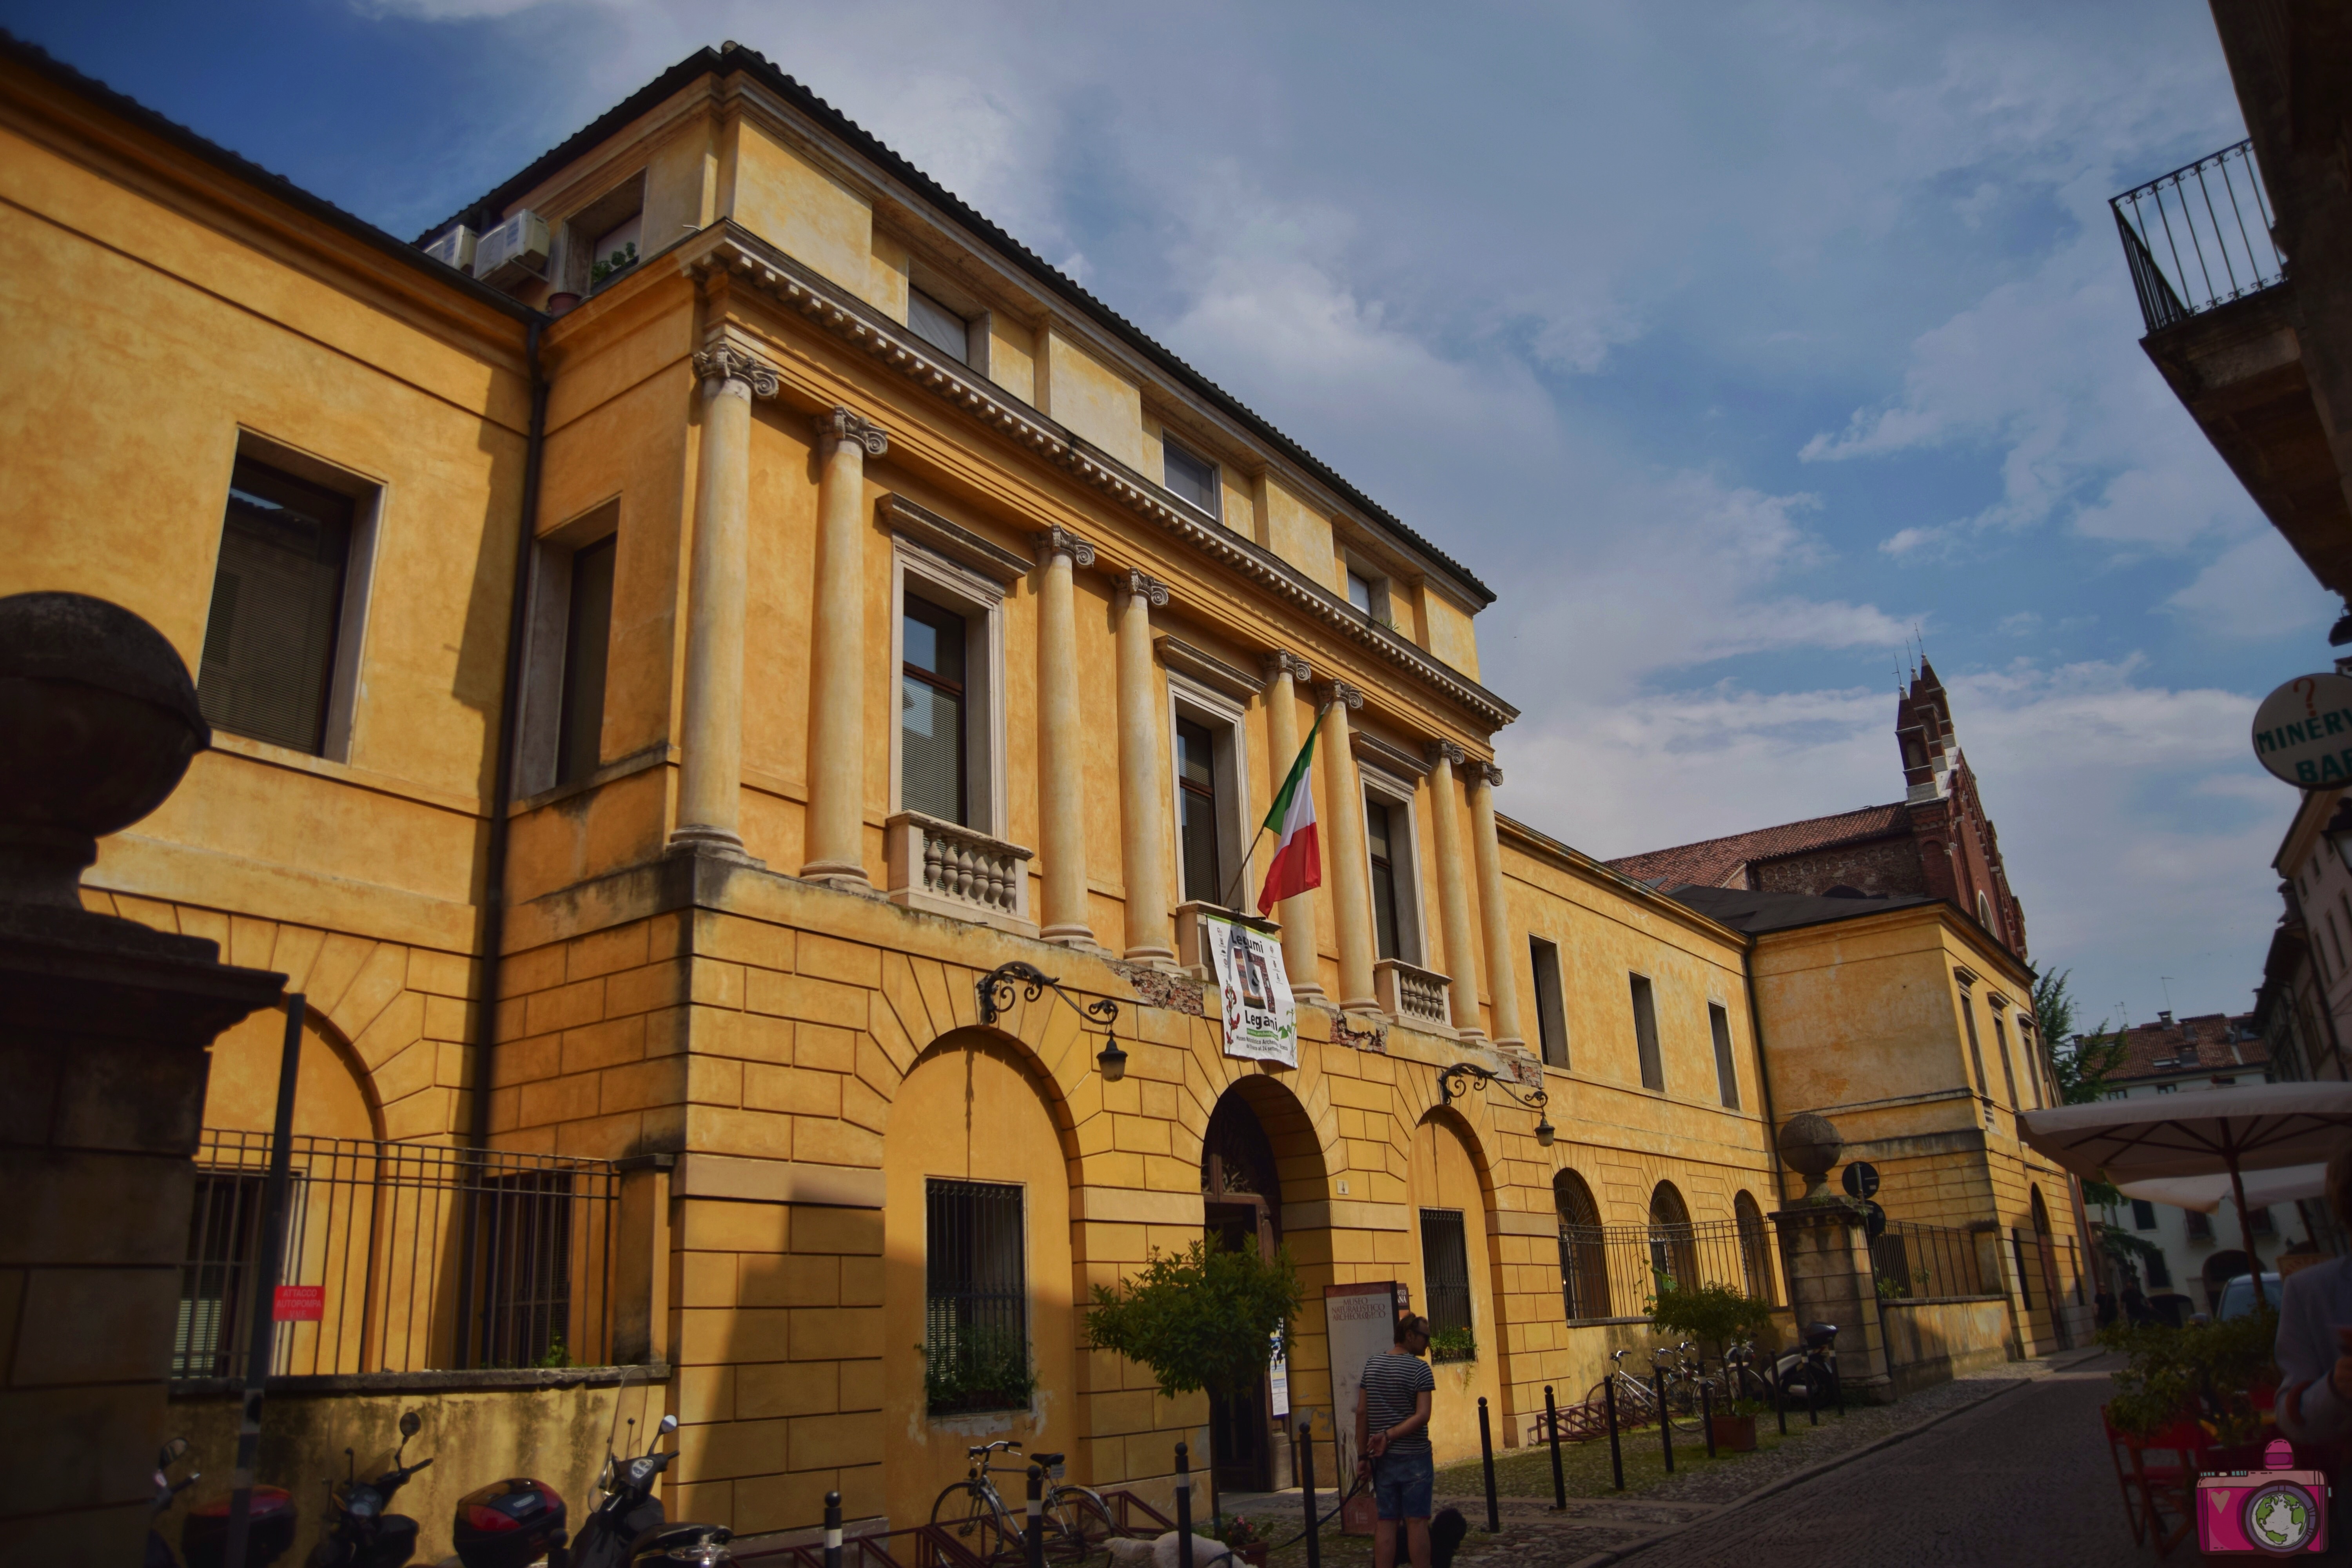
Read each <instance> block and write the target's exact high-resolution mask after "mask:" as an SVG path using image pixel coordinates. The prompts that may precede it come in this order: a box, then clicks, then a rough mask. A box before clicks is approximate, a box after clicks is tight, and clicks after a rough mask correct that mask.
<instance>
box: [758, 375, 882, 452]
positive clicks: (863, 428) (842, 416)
mask: <svg viewBox="0 0 2352 1568" xmlns="http://www.w3.org/2000/svg"><path fill="white" fill-rule="evenodd" d="M771 379H772V378H771ZM815 424H816V438H817V445H818V446H819V447H825V448H828V449H829V447H830V446H831V444H832V443H834V442H836V441H855V442H856V443H857V444H858V445H859V446H861V447H865V448H866V456H867V457H869V458H878V457H881V456H882V455H883V454H884V453H886V452H887V451H889V449H890V436H889V432H887V431H886V430H884V429H883V428H882V426H879V425H877V424H875V423H874V422H873V421H872V420H870V419H867V418H866V417H865V416H862V415H857V414H853V413H851V412H850V411H849V410H848V409H846V408H842V407H838V406H836V407H835V408H832V409H829V410H827V411H826V412H824V413H823V414H820V415H818V416H816V421H815Z"/></svg>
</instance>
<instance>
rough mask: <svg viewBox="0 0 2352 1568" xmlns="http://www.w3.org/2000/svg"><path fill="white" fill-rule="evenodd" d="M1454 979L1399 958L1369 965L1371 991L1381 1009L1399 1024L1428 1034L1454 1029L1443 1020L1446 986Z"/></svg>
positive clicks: (1447, 1032)
mask: <svg viewBox="0 0 2352 1568" xmlns="http://www.w3.org/2000/svg"><path fill="white" fill-rule="evenodd" d="M1452 984H1454V982H1453V981H1452V980H1451V979H1449V978H1448V977H1447V976H1445V975H1443V974H1440V973H1437V972H1436V971H1434V970H1431V969H1423V968H1420V967H1418V966H1417V965H1414V964H1411V963H1406V962H1405V961H1404V960H1402V959H1401V958H1383V959H1381V961H1380V962H1379V963H1375V964H1374V965H1372V994H1374V995H1375V996H1378V997H1379V998H1380V1003H1381V1012H1383V1013H1386V1014H1387V1015H1388V1016H1390V1017H1391V1018H1394V1019H1395V1020H1397V1022H1399V1023H1401V1024H1409V1025H1411V1026H1412V1027H1414V1028H1416V1029H1426V1030H1428V1031H1429V1032H1430V1033H1432V1034H1438V1035H1450V1034H1452V1033H1453V1032H1454V1030H1453V1028H1452V1026H1450V1025H1449V1024H1448V1022H1447V1016H1448V1015H1447V1012H1446V1000H1445V995H1446V988H1447V987H1448V986H1450V985H1452Z"/></svg>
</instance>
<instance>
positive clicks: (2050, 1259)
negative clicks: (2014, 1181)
mask: <svg viewBox="0 0 2352 1568" xmlns="http://www.w3.org/2000/svg"><path fill="white" fill-rule="evenodd" d="M2028 1194H2029V1196H2030V1199H2031V1203H2032V1212H2033V1249H2034V1250H2035V1251H2036V1252H2038V1253H2040V1254H2041V1255H2042V1296H2043V1299H2044V1300H2047V1301H2048V1302H2049V1303H2050V1332H2051V1334H2052V1336H2053V1337H2054V1338H2055V1339H2056V1340H2057V1342H2058V1348H2059V1349H2060V1350H2066V1349H2069V1348H2071V1347H2072V1346H2073V1344H2074V1336H2073V1335H2071V1334H2069V1333H2068V1332H2067V1331H2066V1313H2065V1310H2064V1307H2063V1303H2061V1301H2060V1300H2059V1299H2058V1247H2057V1245H2056V1243H2055V1242H2054V1241H2053V1238H2052V1237H2051V1234H2050V1205H2047V1204H2045V1203H2043V1202H2042V1189H2041V1188H2040V1187H2038V1186H2037V1187H2032V1188H2029V1189H2028Z"/></svg>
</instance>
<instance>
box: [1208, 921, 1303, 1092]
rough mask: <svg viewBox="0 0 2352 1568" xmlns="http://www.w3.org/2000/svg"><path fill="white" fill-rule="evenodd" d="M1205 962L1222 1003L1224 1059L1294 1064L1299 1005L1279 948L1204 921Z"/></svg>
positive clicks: (1257, 934) (1232, 925) (1242, 930)
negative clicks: (1214, 973) (1212, 971)
mask: <svg viewBox="0 0 2352 1568" xmlns="http://www.w3.org/2000/svg"><path fill="white" fill-rule="evenodd" d="M1201 931H1202V935H1204V936H1205V937H1206V938H1207V939H1208V943H1209V957H1210V961H1211V962H1212V963H1213V964H1214V965H1215V967H1216V971H1217V988H1218V990H1219V991H1221V992H1223V994H1224V1002H1225V1055H1227V1056H1229V1057H1248V1058H1252V1059H1253V1060H1255V1061H1266V1062H1280V1063H1282V1064H1283V1065H1284V1066H1285V1067H1294V1068H1295V1067H1297V1065H1298V1004H1297V1002H1295V1001H1293V1000H1292V999H1291V995H1290V976H1289V975H1288V974H1286V973H1284V972H1283V968H1282V944H1281V943H1280V942H1276V940H1275V939H1274V938H1273V937H1271V936H1268V935H1267V934H1266V933H1265V932H1264V931H1255V930H1253V929H1251V928H1250V927H1248V926H1245V925H1242V924H1239V923H1237V922H1235V921H1220V920H1209V919H1203V920H1202V921H1201Z"/></svg>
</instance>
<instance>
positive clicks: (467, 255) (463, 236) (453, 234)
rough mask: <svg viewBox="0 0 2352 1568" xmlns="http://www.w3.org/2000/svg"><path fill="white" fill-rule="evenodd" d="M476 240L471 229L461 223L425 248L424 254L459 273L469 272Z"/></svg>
mask: <svg viewBox="0 0 2352 1568" xmlns="http://www.w3.org/2000/svg"><path fill="white" fill-rule="evenodd" d="M477 242H478V236H476V234H475V233H474V231H473V230H472V229H470V228H467V226H465V225H464V224H462V223H461V224H459V225H457V226H456V227H455V228H452V229H450V230H448V231H447V232H446V233H445V234H443V235H441V236H440V237H438V238H436V240H434V242H433V243H432V244H430V245H428V246H426V247H425V255H427V256H429V257H431V258H433V259H434V260H436V261H439V262H443V263H445V264H446V265H448V266H451V267H454V268H457V270H458V271H460V272H471V271H472V270H473V269H474V253H475V248H476V245H477Z"/></svg>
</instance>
